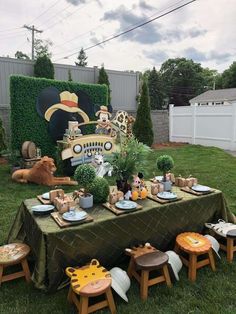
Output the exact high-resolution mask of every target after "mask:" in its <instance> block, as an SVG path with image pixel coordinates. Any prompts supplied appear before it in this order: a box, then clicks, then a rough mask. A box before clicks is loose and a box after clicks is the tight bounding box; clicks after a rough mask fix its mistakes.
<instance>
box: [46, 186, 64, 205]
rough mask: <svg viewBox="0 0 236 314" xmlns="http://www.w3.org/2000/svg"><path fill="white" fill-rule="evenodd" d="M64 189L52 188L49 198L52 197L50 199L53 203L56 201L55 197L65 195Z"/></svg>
mask: <svg viewBox="0 0 236 314" xmlns="http://www.w3.org/2000/svg"><path fill="white" fill-rule="evenodd" d="M64 194H65V193H64V190H62V189H57V190H52V191H50V192H49V198H50V201H51V203H54V199H55V198H56V197H64Z"/></svg>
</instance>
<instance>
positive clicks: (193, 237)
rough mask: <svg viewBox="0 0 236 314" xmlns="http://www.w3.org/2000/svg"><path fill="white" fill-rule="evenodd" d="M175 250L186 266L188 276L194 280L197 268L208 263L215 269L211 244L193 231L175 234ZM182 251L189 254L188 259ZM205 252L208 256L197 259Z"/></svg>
mask: <svg viewBox="0 0 236 314" xmlns="http://www.w3.org/2000/svg"><path fill="white" fill-rule="evenodd" d="M175 251H176V252H177V253H178V254H179V255H180V258H181V260H182V262H183V264H184V265H185V266H187V267H188V278H189V280H191V281H195V280H196V275H197V269H199V268H201V267H203V266H206V265H209V264H210V266H211V269H212V270H213V271H215V260H214V256H213V252H212V245H211V242H210V241H209V239H207V238H205V237H204V236H203V235H201V234H199V233H195V232H184V233H181V234H179V235H178V236H177V238H176V244H175ZM183 252H185V253H187V254H188V255H189V260H187V259H186V258H185V257H184V256H183ZM203 254H207V255H208V258H205V259H203V260H201V261H198V260H197V259H198V256H200V255H203Z"/></svg>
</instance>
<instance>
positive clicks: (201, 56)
mask: <svg viewBox="0 0 236 314" xmlns="http://www.w3.org/2000/svg"><path fill="white" fill-rule="evenodd" d="M184 56H185V57H186V58H187V59H193V61H196V62H201V61H207V60H208V58H207V56H206V54H205V53H203V52H201V51H199V50H197V49H195V48H194V47H190V48H187V49H185V50H184Z"/></svg>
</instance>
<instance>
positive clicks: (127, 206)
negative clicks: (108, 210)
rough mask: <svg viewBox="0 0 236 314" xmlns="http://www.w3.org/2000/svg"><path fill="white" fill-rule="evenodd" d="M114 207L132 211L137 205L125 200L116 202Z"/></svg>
mask: <svg viewBox="0 0 236 314" xmlns="http://www.w3.org/2000/svg"><path fill="white" fill-rule="evenodd" d="M115 205H116V207H117V208H119V209H134V208H136V207H137V203H135V202H132V201H126V200H123V201H119V202H116V204H115Z"/></svg>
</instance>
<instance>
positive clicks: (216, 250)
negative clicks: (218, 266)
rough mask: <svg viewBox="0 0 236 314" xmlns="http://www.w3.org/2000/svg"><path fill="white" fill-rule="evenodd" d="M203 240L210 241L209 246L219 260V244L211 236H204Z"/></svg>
mask: <svg viewBox="0 0 236 314" xmlns="http://www.w3.org/2000/svg"><path fill="white" fill-rule="evenodd" d="M204 237H205V238H207V239H208V240H210V242H211V245H212V249H213V250H214V251H215V252H216V255H217V256H218V257H219V258H220V255H219V253H218V252H219V249H220V244H219V242H218V241H217V240H216V238H214V237H212V236H211V235H209V234H206V235H205V236H204Z"/></svg>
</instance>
